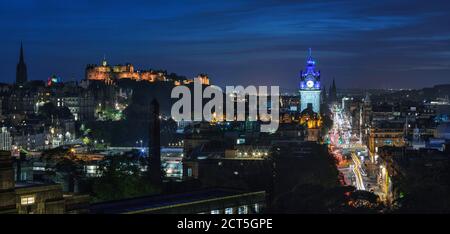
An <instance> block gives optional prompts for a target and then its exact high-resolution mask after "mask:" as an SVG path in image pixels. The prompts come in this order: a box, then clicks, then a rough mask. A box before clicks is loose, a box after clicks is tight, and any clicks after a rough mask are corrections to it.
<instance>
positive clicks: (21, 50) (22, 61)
mask: <svg viewBox="0 0 450 234" xmlns="http://www.w3.org/2000/svg"><path fill="white" fill-rule="evenodd" d="M19 63H25V60H24V58H23V44H22V42H20V58H19Z"/></svg>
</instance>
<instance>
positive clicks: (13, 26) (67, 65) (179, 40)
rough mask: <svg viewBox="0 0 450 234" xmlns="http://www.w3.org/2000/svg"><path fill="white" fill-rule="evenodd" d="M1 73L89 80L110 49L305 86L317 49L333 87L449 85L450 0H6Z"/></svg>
mask: <svg viewBox="0 0 450 234" xmlns="http://www.w3.org/2000/svg"><path fill="white" fill-rule="evenodd" d="M0 22H1V23H0V34H1V35H0V48H1V50H0V51H1V56H0V70H1V78H0V80H1V81H3V82H12V81H13V80H14V79H15V66H16V63H17V61H18V56H19V55H18V52H19V46H20V41H23V43H24V48H25V60H26V63H27V65H28V73H29V78H30V79H46V78H47V77H48V76H50V75H51V74H54V73H55V74H57V75H59V76H61V77H63V79H64V80H73V79H77V80H79V79H81V78H83V76H84V68H85V65H86V64H88V63H100V61H101V59H102V57H103V55H104V54H105V55H106V58H107V60H108V61H109V62H110V63H112V64H115V63H126V62H130V63H133V64H135V66H136V67H138V68H154V69H159V68H161V69H166V70H168V71H169V72H176V73H178V74H182V75H186V76H188V77H192V76H194V75H196V74H197V73H201V72H204V73H208V74H209V75H210V77H211V79H212V82H213V83H214V84H219V85H236V84H243V85H249V84H265V85H267V84H270V85H280V86H282V88H285V89H294V88H295V87H296V86H297V83H298V73H299V70H301V69H302V68H303V67H304V64H305V59H306V56H307V49H308V48H309V47H312V49H313V56H314V57H315V58H316V59H317V63H318V67H319V68H320V70H321V71H322V79H323V80H324V82H325V83H327V84H329V83H330V81H331V79H332V78H333V77H334V78H336V81H337V85H338V88H339V87H372V88H402V87H410V88H416V87H423V86H432V85H434V84H440V83H450V2H449V1H430V0H428V1H422V0H421V1H312V0H310V1H275V0H272V1H265V0H255V1H247V0H246V1H244V0H242V1H233V0H227V1H225V0H224V1H218V0H209V1H194V0H192V1H169V0H165V1H111V0H110V1H60V0H54V1H43V0H42V1H25V0H21V1H12V0H11V1H1V3H0Z"/></svg>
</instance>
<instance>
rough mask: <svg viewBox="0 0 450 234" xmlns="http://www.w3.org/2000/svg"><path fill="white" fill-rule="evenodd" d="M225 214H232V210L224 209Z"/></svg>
mask: <svg viewBox="0 0 450 234" xmlns="http://www.w3.org/2000/svg"><path fill="white" fill-rule="evenodd" d="M225 214H233V208H225Z"/></svg>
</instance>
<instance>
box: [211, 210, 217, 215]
mask: <svg viewBox="0 0 450 234" xmlns="http://www.w3.org/2000/svg"><path fill="white" fill-rule="evenodd" d="M211 214H219V210H211Z"/></svg>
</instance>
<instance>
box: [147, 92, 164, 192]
mask: <svg viewBox="0 0 450 234" xmlns="http://www.w3.org/2000/svg"><path fill="white" fill-rule="evenodd" d="M160 124H161V120H160V113H159V103H158V101H157V100H156V99H153V101H152V102H151V103H150V125H149V144H148V146H149V150H148V153H149V155H148V167H147V168H148V169H147V170H148V171H149V173H150V174H149V175H150V180H151V182H152V184H154V185H161V184H162V174H161V142H160V141H161V134H160V129H161V127H160Z"/></svg>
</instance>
